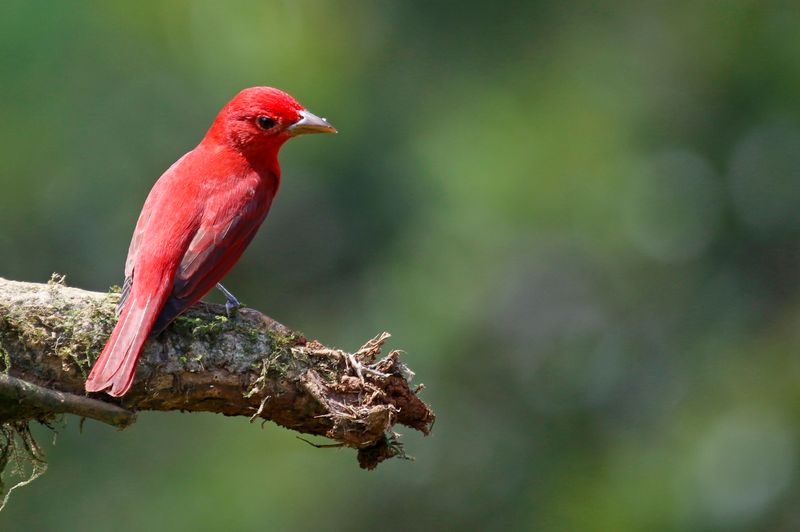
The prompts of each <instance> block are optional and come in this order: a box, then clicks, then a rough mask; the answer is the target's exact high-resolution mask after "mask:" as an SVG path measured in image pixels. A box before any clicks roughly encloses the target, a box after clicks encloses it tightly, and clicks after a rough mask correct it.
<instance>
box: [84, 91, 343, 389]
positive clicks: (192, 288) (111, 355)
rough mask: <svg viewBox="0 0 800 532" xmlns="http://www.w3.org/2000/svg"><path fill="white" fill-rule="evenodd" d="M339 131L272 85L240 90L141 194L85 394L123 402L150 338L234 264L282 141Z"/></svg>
mask: <svg viewBox="0 0 800 532" xmlns="http://www.w3.org/2000/svg"><path fill="white" fill-rule="evenodd" d="M335 132H336V129H334V127H333V126H331V125H330V124H329V123H328V122H327V121H326V120H325V119H324V118H320V117H318V116H315V115H313V114H312V113H310V112H308V111H306V110H305V109H304V108H303V106H301V105H300V104H299V103H297V101H295V99H294V98H292V97H291V96H289V95H288V94H286V93H285V92H282V91H280V90H278V89H274V88H271V87H252V88H249V89H245V90H243V91H242V92H240V93H239V94H237V95H236V96H235V97H234V98H233V99H232V100H231V101H230V102H229V103H228V104H227V105H225V107H223V108H222V110H221V111H220V113H219V115H218V116H217V118H216V120H214V123H213V124H212V126H211V128H210V129H209V130H208V133H206V136H205V137H204V138H203V140H202V141H201V142H200V144H199V145H198V146H197V147H196V148H194V149H193V150H192V151H190V152H189V153H187V154H186V155H184V156H183V157H181V158H180V159H178V160H177V161H176V162H175V163H174V164H173V165H172V166H171V167H170V168H169V169H168V170H167V171H166V172H164V174H163V175H162V176H161V178H159V180H158V181H157V182H156V184H155V185H154V186H153V188H152V190H151V191H150V194H149V195H148V196H147V200H146V201H145V203H144V207H143V208H142V212H141V214H140V215H139V221H138V222H137V223H136V229H135V230H134V232H133V238H132V239H131V244H130V248H129V250H128V259H127V261H126V263H125V284H124V287H123V290H122V297H121V299H120V302H119V305H118V307H117V313H118V314H119V321H118V322H117V325H116V327H114V331H113V332H112V333H111V337H110V338H109V339H108V342H107V343H106V345H105V347H104V348H103V352H102V353H101V354H100V358H98V359H97V362H95V364H94V367H92V371H91V373H90V374H89V378H88V379H87V380H86V390H87V391H89V392H99V391H103V390H106V392H107V393H108V394H109V395H113V396H115V397H119V396H121V395H124V394H125V393H126V392H127V391H128V390H129V389H130V387H131V384H132V383H133V377H134V374H135V373H136V361H137V360H138V358H139V354H140V352H141V350H142V346H143V345H144V343H145V341H146V340H147V338H149V337H152V336H155V335H157V334H158V333H160V332H161V331H163V330H164V328H166V327H167V325H169V323H170V322H172V320H174V319H175V318H176V317H177V316H178V315H179V314H180V313H181V312H183V311H184V310H186V308H188V307H189V306H190V305H192V304H193V303H195V302H196V301H198V300H199V299H200V298H201V297H203V296H204V295H205V294H206V293H207V292H208V291H209V290H211V289H212V288H213V287H214V286H215V285H216V284H217V283H218V282H219V281H220V280H221V279H222V277H223V276H224V275H225V274H226V273H228V270H230V269H231V267H232V266H233V265H234V264H235V263H236V261H237V260H239V257H240V256H241V255H242V253H243V252H244V250H245V248H246V247H247V245H248V244H249V243H250V241H251V240H252V239H253V236H255V234H256V230H257V229H258V227H259V226H260V225H261V222H263V221H264V218H265V217H266V216H267V212H268V211H269V207H270V205H271V203H272V199H273V198H274V197H275V194H276V193H277V192H278V187H279V185H280V173H281V170H280V166H279V164H278V150H279V149H280V147H281V146H282V145H283V143H284V142H286V141H287V140H289V139H290V138H291V137H294V136H296V135H301V134H303V133H335ZM220 287H221V285H220ZM223 290H224V289H223ZM226 295H228V296H230V294H227V292H226ZM231 298H232V296H230V297H229V301H230V300H231Z"/></svg>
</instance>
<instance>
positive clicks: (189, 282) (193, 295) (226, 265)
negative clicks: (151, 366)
mask: <svg viewBox="0 0 800 532" xmlns="http://www.w3.org/2000/svg"><path fill="white" fill-rule="evenodd" d="M232 203H233V208H230V205H228V208H219V209H216V210H218V211H219V214H218V215H217V216H212V217H209V218H208V219H206V220H204V222H202V223H201V225H200V227H199V228H198V230H197V232H196V233H195V235H194V238H193V239H192V241H191V242H190V243H189V247H188V248H187V250H186V252H185V253H184V255H183V259H182V260H181V263H180V265H179V266H178V268H177V271H176V272H175V280H174V284H173V290H172V294H171V296H170V297H169V299H168V300H167V301H166V303H165V304H164V307H163V309H162V311H161V314H160V315H159V317H158V320H157V321H156V323H155V325H154V326H153V334H158V333H159V332H160V331H161V330H163V329H164V328H165V327H166V326H167V325H169V323H170V322H171V321H172V320H173V319H175V318H176V317H177V316H178V315H179V314H180V313H181V312H183V311H184V310H185V309H186V308H187V307H189V306H190V305H192V304H193V303H195V302H196V301H198V300H199V299H200V298H201V297H203V296H204V295H205V294H206V293H208V291H209V290H211V289H212V288H214V286H215V285H216V284H217V283H218V282H219V281H220V280H221V279H222V278H223V277H224V276H225V274H226V273H228V270H230V269H231V267H233V265H234V264H235V263H236V261H237V260H239V257H241V255H242V253H244V250H245V248H246V247H247V245H248V244H249V243H250V241H251V240H252V239H253V237H254V236H255V234H256V230H257V229H258V227H259V226H260V225H261V222H263V221H264V218H265V217H266V215H267V212H268V210H269V206H270V203H271V198H268V197H267V198H264V197H261V198H258V197H253V198H250V199H247V200H245V201H242V200H240V199H235V200H233V201H232Z"/></svg>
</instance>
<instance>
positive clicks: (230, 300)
mask: <svg viewBox="0 0 800 532" xmlns="http://www.w3.org/2000/svg"><path fill="white" fill-rule="evenodd" d="M217 288H219V291H220V292H222V294H223V295H224V296H225V314H227V315H228V317H229V318H230V317H231V312H234V311H236V310H238V309H239V308H241V307H243V306H244V305H242V304H241V303H240V302H239V300H238V299H236V296H235V295H233V294H232V293H231V292H230V291H229V290H228V289H227V288H225V287H224V286H222V283H217Z"/></svg>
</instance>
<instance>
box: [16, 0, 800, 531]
mask: <svg viewBox="0 0 800 532" xmlns="http://www.w3.org/2000/svg"><path fill="white" fill-rule="evenodd" d="M609 6H613V7H609ZM798 27H800V11H798V10H797V9H796V6H793V4H792V3H791V2H775V3H769V2H762V1H757V0H752V1H738V0H730V1H725V2H664V3H654V4H650V5H646V4H645V3H642V2H635V1H630V2H623V1H620V2H612V3H609V4H608V6H607V7H601V5H600V3H597V2H585V3H582V2H556V1H549V2H547V1H526V2H518V3H497V4H495V5H494V6H490V5H489V4H488V3H486V2H478V1H465V0H462V1H459V2H455V1H442V2H422V1H405V2H390V1H382V2H352V1H351V2H348V1H341V2H323V1H310V0H305V1H296V0H292V1H289V0H286V1H249V2H212V1H206V2H189V1H159V2H101V1H95V2H78V1H74V2H47V3H45V2H34V1H30V0H14V1H5V2H3V3H2V7H0V117H1V119H0V250H2V251H0V276H3V277H6V278H11V279H18V280H29V281H45V280H47V279H48V278H49V276H50V274H51V272H54V271H57V272H60V273H64V274H66V275H67V282H68V284H70V285H72V286H78V287H82V288H87V289H93V290H106V289H107V288H108V286H109V285H112V284H119V283H121V280H122V279H121V276H122V267H123V262H124V258H125V253H126V251H127V246H128V241H129V238H130V234H131V231H132V228H133V225H134V223H135V220H136V217H137V214H138V212H139V209H140V208H141V205H142V202H143V201H144V198H145V196H146V194H147V192H148V190H149V188H150V187H151V185H152V184H153V182H154V181H155V179H156V178H157V177H158V176H159V175H160V174H161V172H163V170H164V169H166V168H167V167H168V166H169V165H170V164H171V163H172V162H173V161H174V160H175V159H177V158H178V157H179V156H180V155H181V154H183V153H184V152H186V151H188V150H189V149H191V148H192V147H193V146H194V145H195V144H196V143H197V142H198V141H199V139H200V138H201V137H202V135H203V133H204V132H205V130H206V128H207V127H208V125H209V124H210V122H211V120H212V119H213V117H214V116H215V114H216V112H217V111H218V109H219V108H220V107H221V106H222V105H223V104H224V103H225V102H226V101H227V100H228V99H229V98H230V97H231V96H233V95H234V94H235V93H236V92H237V91H238V90H240V89H241V88H243V87H247V86H251V85H274V86H278V87H280V88H282V89H285V90H287V91H289V92H290V93H292V94H293V95H294V96H296V97H297V98H298V99H299V100H300V101H301V102H302V103H304V104H305V105H307V106H308V107H309V108H310V109H311V110H312V111H314V112H316V113H319V114H321V115H324V116H326V117H328V118H329V119H330V120H331V121H332V122H333V123H334V124H335V125H336V126H337V127H338V128H339V131H340V134H339V135H337V136H335V137H334V136H330V137H328V136H325V137H323V136H318V137H309V138H303V139H300V140H296V141H293V142H291V143H289V144H288V145H287V146H286V147H285V148H284V149H283V151H282V166H283V176H284V177H283V185H282V188H281V192H280V194H279V196H278V198H277V200H276V202H275V204H274V207H273V209H272V212H271V214H270V216H269V218H268V219H267V222H266V223H265V225H264V227H263V229H262V230H261V232H260V234H259V236H258V237H257V238H256V240H255V241H254V243H253V244H252V245H251V247H250V249H249V250H248V252H247V253H246V254H245V256H244V257H243V259H242V260H241V262H240V263H239V264H238V265H237V266H236V268H234V270H233V271H232V273H231V274H230V275H229V276H228V278H227V281H226V285H227V286H228V287H229V288H230V289H231V290H232V291H233V292H234V293H236V294H238V295H239V297H240V298H241V299H242V300H243V301H244V302H245V303H246V304H248V306H252V307H255V308H258V309H260V310H263V311H265V312H267V313H268V314H270V315H271V316H273V317H275V318H276V319H278V320H280V321H282V322H284V323H286V324H289V325H291V326H293V327H295V328H298V329H300V330H302V331H305V332H306V333H307V334H309V335H312V336H315V337H318V338H320V339H321V340H323V341H325V342H326V343H328V344H330V345H337V346H340V347H343V348H348V349H352V348H356V347H358V346H359V345H361V343H362V342H363V341H364V340H365V339H367V338H369V337H371V336H372V335H374V334H375V333H377V332H380V331H381V330H384V329H387V330H390V331H391V332H392V333H393V334H394V339H393V341H392V342H393V343H392V347H394V348H402V349H404V350H405V351H406V352H407V354H406V355H405V357H406V360H407V361H408V363H409V364H410V366H411V367H412V368H413V369H414V370H416V372H417V375H418V378H417V382H424V383H425V385H426V386H427V389H426V390H425V391H424V393H423V397H424V398H425V399H426V400H427V401H429V402H430V403H431V404H432V405H433V407H434V409H435V410H436V412H437V414H438V420H437V423H436V426H435V428H434V432H433V434H432V435H431V436H430V437H428V438H423V437H421V436H418V435H415V434H411V431H410V430H408V431H406V433H405V434H404V439H405V441H406V444H407V448H408V450H409V452H410V454H412V455H414V456H415V457H416V461H415V462H404V461H399V460H396V461H391V462H387V463H384V464H382V465H381V466H380V467H379V468H378V469H377V470H376V471H374V472H365V471H361V470H359V469H358V468H357V465H356V461H355V453H354V452H352V451H350V450H317V449H313V448H311V447H309V446H308V445H306V444H305V443H302V442H300V441H299V440H297V439H296V438H295V434H294V433H292V432H289V431H287V430H284V429H280V428H278V427H275V426H273V425H268V426H266V427H265V428H264V429H263V430H262V429H260V428H259V427H258V426H257V425H250V424H249V423H247V420H242V419H228V418H224V417H222V416H216V415H197V414H195V415H181V414H152V413H151V414H145V415H142V416H141V417H140V420H139V422H138V423H137V424H136V425H134V426H133V427H131V428H130V429H129V430H126V431H124V432H117V431H115V430H112V429H109V428H107V427H105V426H100V425H99V424H97V423H92V422H87V423H86V425H85V427H84V430H83V433H79V431H78V423H77V420H76V419H68V420H67V421H66V424H65V425H64V426H61V427H60V428H59V436H58V441H57V443H56V445H55V446H53V445H50V439H51V438H50V436H49V435H48V434H47V433H46V432H44V431H40V432H38V434H39V435H40V436H41V437H42V438H43V439H44V441H45V442H46V443H47V445H46V446H45V447H46V451H47V454H48V458H49V460H50V469H49V471H48V472H47V474H46V475H45V476H44V477H42V478H41V479H39V480H37V481H36V482H34V483H33V484H31V485H30V486H28V487H26V488H24V489H21V490H19V491H17V492H15V493H14V495H13V496H12V499H11V502H10V504H9V507H8V508H7V509H6V510H4V511H3V513H2V514H0V528H1V529H2V530H4V531H17V530H19V531H33V530H60V531H62V530H63V531H68V530H101V531H103V530H115V531H140V530H158V531H160V530H165V531H183V530H187V531H196V530H199V531H203V530H210V531H213V530H242V531H250V530H301V531H302V530H378V529H383V530H442V529H449V530H570V531H574V530H612V531H624V530H797V529H800V459H799V455H798V453H800V353H798V347H800V328H799V327H798V322H799V320H800V291H799V290H798V286H800V213H798V205H800V38H799V37H798ZM213 297H214V298H216V297H217V296H216V295H214V296H213Z"/></svg>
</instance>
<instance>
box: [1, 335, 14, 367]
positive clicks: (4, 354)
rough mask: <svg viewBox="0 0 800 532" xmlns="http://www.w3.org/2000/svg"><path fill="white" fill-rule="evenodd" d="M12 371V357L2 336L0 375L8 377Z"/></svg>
mask: <svg viewBox="0 0 800 532" xmlns="http://www.w3.org/2000/svg"><path fill="white" fill-rule="evenodd" d="M10 369H11V355H10V354H9V352H8V349H6V348H5V346H4V345H3V337H2V336H0V373H3V374H4V375H8V372H9V370H10Z"/></svg>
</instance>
